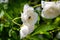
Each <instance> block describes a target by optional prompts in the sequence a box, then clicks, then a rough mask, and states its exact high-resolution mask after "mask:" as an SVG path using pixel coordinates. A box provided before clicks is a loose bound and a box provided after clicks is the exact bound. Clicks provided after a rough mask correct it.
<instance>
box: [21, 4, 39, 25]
mask: <svg viewBox="0 0 60 40" xmlns="http://www.w3.org/2000/svg"><path fill="white" fill-rule="evenodd" d="M21 19H22V22H23V23H24V24H25V25H34V24H35V23H36V22H37V20H38V14H37V13H36V12H34V8H33V7H30V6H29V5H28V4H26V5H24V10H23V13H22V14H21Z"/></svg>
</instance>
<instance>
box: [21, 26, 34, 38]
mask: <svg viewBox="0 0 60 40" xmlns="http://www.w3.org/2000/svg"><path fill="white" fill-rule="evenodd" d="M33 30H34V26H26V25H23V26H22V27H21V30H20V38H21V39H22V38H24V37H26V36H27V35H28V34H30V33H31V32H33Z"/></svg>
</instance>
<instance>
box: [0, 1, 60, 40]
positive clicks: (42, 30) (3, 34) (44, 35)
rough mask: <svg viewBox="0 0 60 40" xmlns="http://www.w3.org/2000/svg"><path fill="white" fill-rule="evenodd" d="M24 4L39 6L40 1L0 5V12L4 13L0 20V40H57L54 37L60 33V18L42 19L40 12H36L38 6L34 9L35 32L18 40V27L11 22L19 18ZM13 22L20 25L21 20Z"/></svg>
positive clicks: (12, 2) (11, 2)
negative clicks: (35, 13) (35, 15)
mask: <svg viewBox="0 0 60 40" xmlns="http://www.w3.org/2000/svg"><path fill="white" fill-rule="evenodd" d="M26 3H27V4H29V5H30V6H32V7H33V6H36V5H38V4H41V0H9V2H8V3H1V4H0V11H1V10H3V11H4V15H3V17H2V18H0V40H59V39H58V38H56V35H57V33H58V32H59V31H60V16H58V17H56V18H54V19H44V18H42V17H41V16H40V14H41V10H40V11H39V10H36V8H37V7H38V6H37V7H35V11H36V12H37V13H38V14H39V16H38V21H37V23H36V25H35V30H34V31H33V32H32V33H31V34H29V35H27V36H26V37H25V38H23V39H20V34H19V30H20V26H18V25H16V24H14V23H13V22H12V20H13V19H14V18H16V17H20V16H21V12H22V11H23V6H24V4H26ZM4 5H7V6H6V7H7V9H5V8H4ZM39 7H41V6H39ZM15 22H17V23H19V24H21V25H22V21H21V19H17V20H15Z"/></svg>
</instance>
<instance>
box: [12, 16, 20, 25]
mask: <svg viewBox="0 0 60 40" xmlns="http://www.w3.org/2000/svg"><path fill="white" fill-rule="evenodd" d="M19 18H21V17H16V18H14V19H13V20H12V22H13V23H15V24H17V25H18V26H21V24H18V23H16V22H15V21H14V20H16V19H19Z"/></svg>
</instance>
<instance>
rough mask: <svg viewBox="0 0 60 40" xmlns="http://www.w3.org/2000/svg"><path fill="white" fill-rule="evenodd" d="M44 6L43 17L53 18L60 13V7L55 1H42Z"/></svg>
mask: <svg viewBox="0 0 60 40" xmlns="http://www.w3.org/2000/svg"><path fill="white" fill-rule="evenodd" d="M42 8H43V10H42V14H41V16H42V17H43V18H47V19H53V18H55V17H57V16H58V15H60V9H59V7H58V6H56V3H55V2H44V4H43V3H42Z"/></svg>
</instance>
